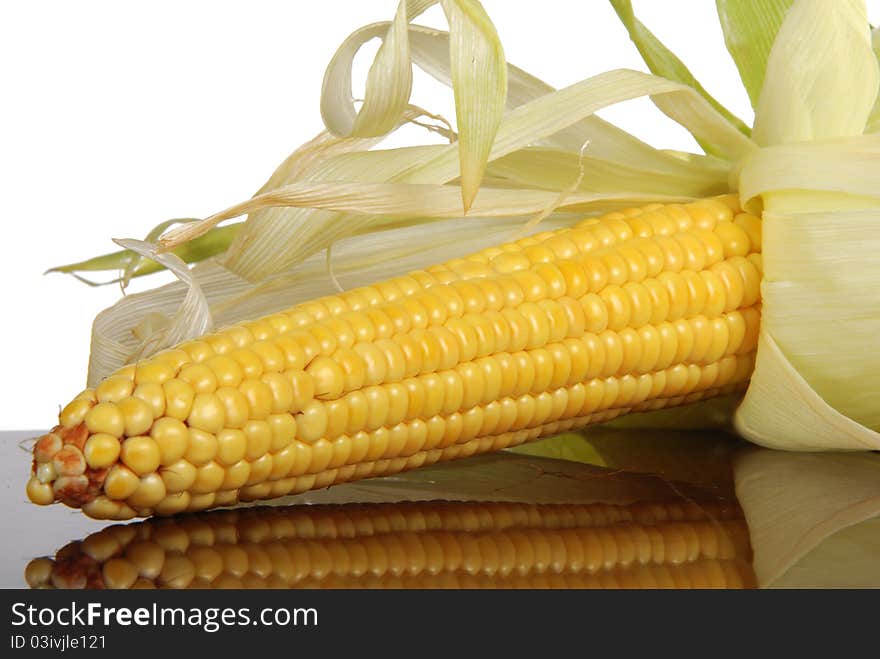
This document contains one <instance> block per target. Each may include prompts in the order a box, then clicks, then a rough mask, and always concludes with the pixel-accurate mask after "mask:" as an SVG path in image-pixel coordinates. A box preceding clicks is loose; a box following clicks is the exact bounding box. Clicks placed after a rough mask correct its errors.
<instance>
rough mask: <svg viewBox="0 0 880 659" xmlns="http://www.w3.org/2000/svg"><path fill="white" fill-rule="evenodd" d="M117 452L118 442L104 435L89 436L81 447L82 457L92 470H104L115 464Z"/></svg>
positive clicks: (110, 436)
mask: <svg viewBox="0 0 880 659" xmlns="http://www.w3.org/2000/svg"><path fill="white" fill-rule="evenodd" d="M119 451H120V445H119V440H118V439H117V438H116V437H114V436H113V435H107V434H104V433H97V434H94V435H91V436H90V437H89V438H88V439H87V440H86V443H85V446H83V455H84V456H85V458H86V462H88V464H89V467H91V468H92V469H105V468H107V467H110V466H112V465H114V464H116V460H117V459H118V458H119Z"/></svg>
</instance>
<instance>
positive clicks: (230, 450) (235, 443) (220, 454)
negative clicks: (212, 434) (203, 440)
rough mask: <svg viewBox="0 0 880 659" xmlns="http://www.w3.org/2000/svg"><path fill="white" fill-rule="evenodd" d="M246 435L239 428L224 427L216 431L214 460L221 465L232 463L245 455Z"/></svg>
mask: <svg viewBox="0 0 880 659" xmlns="http://www.w3.org/2000/svg"><path fill="white" fill-rule="evenodd" d="M246 450H247V437H245V434H244V432H242V431H241V430H234V429H232V428H224V429H223V430H221V431H220V432H218V433H217V456H216V460H217V462H219V463H220V464H221V465H225V466H228V465H233V464H235V463H236V462H238V461H239V460H241V459H242V458H244V456H245V451H246Z"/></svg>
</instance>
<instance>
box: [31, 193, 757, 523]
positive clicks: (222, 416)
mask: <svg viewBox="0 0 880 659" xmlns="http://www.w3.org/2000/svg"><path fill="white" fill-rule="evenodd" d="M735 204H736V201H735V199H734V198H733V197H724V198H721V199H716V200H706V201H701V202H696V203H693V204H688V205H685V206H681V205H667V206H659V205H653V206H647V207H645V208H643V209H634V210H631V211H625V212H622V213H611V214H609V215H606V216H604V217H603V218H600V219H589V220H586V221H584V222H582V223H580V224H578V225H576V226H575V227H573V228H570V229H563V230H559V231H554V232H546V233H543V234H538V235H536V236H533V237H530V238H526V239H523V240H520V241H518V242H516V243H511V244H507V245H502V246H500V247H495V248H490V249H487V250H484V251H482V252H479V253H477V254H475V255H472V256H469V257H466V258H463V259H457V260H453V261H450V262H447V263H446V264H443V265H439V266H436V267H432V268H428V269H427V270H425V271H421V272H416V273H412V274H410V275H409V276H405V277H398V278H395V279H392V280H389V281H386V282H382V283H379V284H376V285H373V286H368V287H364V288H359V289H354V290H352V291H349V292H346V293H341V294H340V295H338V296H334V297H328V298H322V299H319V300H316V301H313V302H308V303H305V304H301V305H299V306H297V307H294V308H293V309H290V310H288V311H286V312H283V313H277V314H274V315H272V316H268V317H266V318H262V319H260V320H257V321H253V322H248V323H243V324H241V325H238V326H234V327H232V328H229V329H226V330H223V331H219V332H216V333H214V334H210V335H207V336H205V337H203V338H202V339H201V340H197V341H189V342H187V343H184V344H182V345H180V346H178V347H177V348H176V349H173V350H166V351H164V352H162V353H160V354H157V355H156V356H154V357H152V358H150V359H146V360H144V361H141V362H138V363H136V364H132V365H129V366H126V367H124V368H122V369H121V370H119V371H118V372H117V373H116V374H115V375H113V376H111V377H109V378H107V379H106V380H104V381H103V382H102V383H101V384H100V385H99V386H98V387H96V388H95V390H87V391H85V392H84V393H82V394H80V396H78V397H77V398H76V399H75V400H74V401H73V402H71V403H70V404H69V405H68V406H67V407H65V408H64V409H63V410H62V412H61V415H60V425H59V426H57V427H56V428H55V429H54V430H53V431H52V432H51V433H49V434H47V435H44V436H43V437H41V438H40V439H39V440H38V441H37V443H36V445H35V448H34V463H33V476H32V477H31V479H30V481H29V483H28V494H29V496H30V498H31V500H32V501H34V502H36V503H41V504H48V503H52V502H53V501H56V500H60V501H62V502H64V503H66V504H68V505H71V506H78V507H82V508H83V510H84V512H86V514H88V515H91V516H93V517H98V518H112V519H127V518H130V517H133V516H136V515H150V514H172V513H176V512H180V511H184V510H200V509H205V508H209V507H211V506H220V505H228V504H232V503H235V502H237V501H252V500H256V499H265V498H270V497H277V496H281V495H284V494H288V493H294V492H302V491H304V490H308V489H311V488H319V487H325V486H327V485H330V484H333V483H338V482H342V481H347V480H353V479H358V478H363V477H367V476H376V475H381V474H388V473H394V472H398V471H401V470H404V469H410V468H414V467H418V466H421V465H424V464H430V463H432V462H436V461H438V460H447V459H452V458H457V457H463V456H468V455H472V454H474V453H481V452H485V451H490V450H495V449H500V448H504V447H508V446H514V445H517V444H520V443H523V442H526V441H529V440H531V439H535V438H537V437H541V436H546V435H551V434H554V433H557V432H561V431H564V430H568V429H570V428H575V427H580V426H585V425H587V424H590V423H595V422H600V421H606V420H609V419H611V418H614V417H616V416H618V415H620V414H624V413H627V412H630V411H638V410H653V409H658V408H661V407H666V406H672V405H679V404H682V403H688V402H691V401H695V400H699V399H701V398H707V397H711V396H715V395H719V394H723V393H728V392H732V391H735V390H738V389H742V388H743V387H744V385H745V383H746V381H747V380H748V378H749V375H750V373H751V371H752V368H753V365H754V352H755V345H756V337H757V332H758V324H759V320H760V311H759V309H760V301H759V295H760V291H759V284H760V279H761V257H760V246H761V234H760V221H759V220H758V219H757V218H755V217H753V216H751V215H748V214H744V213H739V212H738V209H737V208H736V206H735Z"/></svg>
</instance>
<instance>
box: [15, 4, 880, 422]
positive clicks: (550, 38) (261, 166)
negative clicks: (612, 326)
mask: <svg viewBox="0 0 880 659" xmlns="http://www.w3.org/2000/svg"><path fill="white" fill-rule="evenodd" d="M483 4H484V6H485V7H486V9H487V10H488V12H489V14H490V16H491V17H492V19H493V20H494V22H495V25H496V27H497V29H498V32H499V34H500V36H501V39H502V42H503V44H504V48H505V52H506V55H507V58H508V60H509V61H511V62H513V63H515V64H517V65H519V66H520V67H522V68H525V69H526V70H527V71H529V72H531V73H533V74H535V75H537V76H538V77H540V78H542V79H544V80H545V81H547V82H549V83H550V84H552V85H554V86H557V87H561V86H565V85H568V84H570V83H573V82H576V81H578V80H580V79H583V78H585V77H588V76H591V75H594V74H596V73H599V72H601V71H605V70H608V69H613V68H618V67H628V68H636V69H642V70H645V67H644V65H643V64H642V63H641V60H640V58H639V56H638V53H637V52H636V50H635V48H634V47H633V46H632V44H631V43H630V42H629V40H628V38H627V37H626V34H625V31H624V30H623V28H622V27H621V25H620V24H619V22H618V20H617V18H616V16H615V14H614V12H613V11H612V9H611V8H610V5H609V4H608V3H607V2H605V0H540V1H539V2H525V0H520V1H516V2H512V1H511V0H506V1H505V0H483ZM634 4H635V8H636V12H637V14H638V15H639V16H640V18H641V19H642V20H643V22H645V23H646V24H647V25H648V27H649V28H651V29H652V30H653V31H654V32H655V33H656V34H657V35H658V36H659V37H660V38H661V39H662V40H663V41H664V42H665V43H666V44H667V45H668V46H670V47H671V48H672V49H673V50H674V51H675V52H676V53H677V54H678V55H679V56H680V57H681V58H682V59H683V60H684V61H685V62H686V63H687V64H688V66H689V67H690V69H691V71H692V72H693V73H694V74H695V75H696V77H697V78H698V79H699V80H700V81H701V82H702V83H703V85H704V86H705V87H706V88H707V89H708V90H709V91H710V93H712V94H713V95H714V96H715V97H716V98H717V99H718V100H720V101H721V102H722V103H723V104H725V105H726V106H727V107H728V108H730V109H731V110H732V111H734V112H735V113H736V114H738V115H739V116H741V117H742V118H743V119H744V120H746V121H747V122H749V123H750V122H751V120H752V115H751V110H750V107H749V104H748V100H747V98H746V96H745V93H744V91H742V89H741V87H740V85H739V83H738V77H737V75H736V71H735V69H734V66H733V64H732V62H731V61H730V59H729V57H728V56H727V53H726V51H725V49H724V44H723V40H722V36H721V31H720V28H719V27H718V23H717V18H716V16H715V3H714V2H712V1H711V0H664V1H663V2H659V1H657V0H654V1H651V0H643V1H639V0H636V2H635V3H634ZM868 4H869V11H870V18H871V19H872V22H873V23H874V24H877V22H878V20H880V0H869V2H868ZM395 8H396V0H360V1H359V0H337V1H335V2H312V1H309V2H306V1H299V2H295V1H291V0H288V1H286V2H283V1H280V0H277V1H274V0H249V1H248V2H240V1H239V2H228V1H217V0H214V1H207V0H199V1H189V2H180V1H168V0H154V1H153V2H151V3H121V2H116V1H112V0H79V1H77V2H66V1H62V0H54V1H49V0H31V1H28V2H25V1H24V0H20V1H18V2H14V1H12V2H3V3H2V5H0V62H2V65H0V218H2V232H3V233H2V237H3V239H2V243H0V244H2V258H0V285H2V287H3V302H4V304H3V306H2V309H3V321H2V323H0V333H2V343H0V345H2V346H3V352H2V362H0V363H2V365H3V366H2V371H0V401H2V402H0V429H40V428H45V427H47V426H50V425H52V424H53V423H54V419H55V416H56V414H57V411H58V406H59V405H60V404H64V403H66V402H67V401H68V400H69V399H70V398H71V397H72V396H73V395H75V394H76V393H77V392H78V391H80V390H81V389H82V387H83V386H84V382H85V374H86V364H87V360H88V348H89V331H90V325H91V320H92V318H93V317H94V316H95V314H96V313H97V312H98V311H100V310H101V309H103V308H104V307H106V306H108V305H110V304H112V303H113V302H114V301H115V300H116V299H117V298H118V297H119V294H120V293H119V290H118V288H116V287H114V286H107V287H103V288H89V287H87V286H84V285H83V284H80V283H79V282H77V281H75V280H74V279H72V278H70V277H66V276H63V275H57V274H55V275H47V276H43V275H42V272H43V271H44V270H45V269H46V268H48V267H51V266H53V265H58V264H62V263H68V262H72V261H78V260H82V259H85V258H88V257H91V256H94V255H96V254H99V253H103V252H107V251H113V250H114V249H115V246H114V245H113V243H112V242H110V238H111V237H143V235H144V234H146V233H147V232H148V231H149V230H150V229H151V228H152V227H153V226H154V225H156V224H158V223H159V222H161V221H163V220H165V219H169V218H172V217H200V216H205V215H208V214H210V213H211V212H213V211H217V210H220V209H222V208H224V207H226V206H228V205H230V204H232V203H235V202H237V201H240V200H243V199H245V198H247V197H249V196H251V195H252V194H253V192H254V191H255V190H256V189H257V188H259V187H260V185H261V184H262V183H263V182H264V181H265V179H266V178H268V176H269V174H271V172H272V171H273V169H274V168H275V166H276V165H277V164H278V163H279V162H280V161H281V160H282V159H283V158H284V157H285V156H286V155H287V154H288V153H290V152H291V151H292V150H293V149H294V148H296V147H297V146H298V145H299V144H301V143H302V142H304V141H306V140H307V139H309V138H311V137H312V136H313V135H314V134H316V133H317V132H318V131H319V130H320V129H321V128H322V125H321V119H320V115H319V110H318V99H319V94H320V88H321V79H322V76H323V73H324V67H325V66H326V64H327V62H328V61H329V59H330V57H331V56H332V55H333V52H334V51H335V49H336V47H337V46H338V45H339V44H340V43H341V41H342V40H343V39H344V38H345V37H346V36H347V35H348V34H349V33H350V32H351V31H353V30H354V29H356V28H358V27H360V26H362V25H365V24H367V23H370V22H374V21H379V20H388V19H390V18H391V17H392V16H393V14H394V11H395ZM418 22H421V23H427V24H429V25H435V26H437V27H445V25H444V22H443V17H442V13H441V12H440V11H439V10H438V9H437V8H434V9H432V10H431V11H430V12H429V13H428V14H426V15H425V17H423V18H420V19H419V21H418ZM365 50H366V49H365ZM362 60H363V61H362ZM368 60H369V56H368V55H365V56H364V57H362V58H360V59H359V60H358V63H359V64H361V66H360V67H359V68H356V76H355V79H356V80H358V79H361V80H362V79H363V72H365V70H366V66H367V65H368ZM358 72H360V73H358ZM356 85H357V83H356ZM356 91H357V86H356ZM413 101H414V102H415V103H417V104H419V105H421V106H422V107H425V108H428V109H430V110H433V111H437V112H441V113H442V114H444V115H445V116H446V117H448V118H450V119H452V118H453V117H454V112H453V110H452V101H451V92H449V91H448V90H445V88H442V87H439V86H437V85H435V84H433V83H431V82H429V81H427V79H426V78H425V77H417V79H416V84H415V89H414V96H413ZM601 114H602V115H603V116H604V117H605V118H608V119H611V120H612V121H614V122H615V123H618V124H619V125H621V126H622V127H624V128H626V129H627V130H630V131H631V132H634V133H635V134H637V135H639V136H640V137H642V138H643V139H645V140H646V141H648V142H650V143H652V144H655V145H657V146H661V147H669V148H681V149H694V148H695V145H694V144H693V142H692V141H691V140H690V138H689V137H688V136H687V134H686V133H684V131H683V130H681V129H680V128H678V127H677V126H675V125H674V124H671V123H670V122H669V121H668V120H666V119H665V118H663V117H662V115H660V114H659V112H656V111H655V110H653V107H652V106H650V104H649V103H648V102H647V101H635V102H631V103H628V104H624V105H621V106H617V107H614V108H610V109H608V110H606V111H604V112H602V113H601ZM646 115H650V119H646V118H645V117H646ZM161 281H163V280H162V279H161V276H159V277H151V278H147V279H146V280H141V282H142V283H138V284H135V285H134V286H133V288H132V289H130V290H135V291H136V290H140V289H141V288H143V287H145V286H146V287H151V286H154V285H157V284H158V283H160V282H161Z"/></svg>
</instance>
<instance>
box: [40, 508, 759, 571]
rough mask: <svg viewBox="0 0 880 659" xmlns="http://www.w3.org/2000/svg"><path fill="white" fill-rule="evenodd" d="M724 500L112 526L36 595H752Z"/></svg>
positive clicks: (260, 512) (187, 519)
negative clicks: (70, 591)
mask: <svg viewBox="0 0 880 659" xmlns="http://www.w3.org/2000/svg"><path fill="white" fill-rule="evenodd" d="M750 557H751V549H750V546H749V537H748V530H747V528H746V525H745V521H744V520H743V518H742V511H741V510H740V509H739V507H738V506H737V505H736V504H732V503H727V502H724V501H720V500H705V501H700V502H699V503H696V502H693V501H683V500H679V501H671V502H670V501H650V502H637V503H633V504H629V505H626V506H621V505H609V504H543V505H532V504H518V503H471V502H462V503H451V502H420V503H403V504H400V503H395V504H368V505H363V504H345V505H330V506H306V507H301V506H294V507H290V508H273V507H265V508H247V509H243V510H235V511H215V512H211V513H204V514H202V515H187V516H183V517H180V518H173V519H161V520H149V521H147V522H142V523H139V524H131V525H125V526H121V525H120V526H111V527H109V528H106V529H103V530H101V531H99V532H97V533H94V534H92V535H90V536H89V537H87V538H86V539H84V540H83V541H82V542H74V543H71V544H69V545H67V546H65V547H63V548H62V549H60V550H59V551H58V553H57V554H56V555H55V558H54V560H53V559H49V558H38V559H34V560H33V561H31V562H30V563H29V564H28V567H27V569H26V571H25V577H26V579H27V581H28V584H29V585H30V586H31V587H33V588H242V587H251V588H267V587H276V588H358V587H367V588H408V587H409V588H439V587H449V588H461V587H467V588H486V587H489V588H517V587H570V588H590V587H592V588H619V587H635V588H674V587H701V588H707V587H721V588H736V587H750V586H754V575H753V574H752V572H751V568H750V566H749V559H750Z"/></svg>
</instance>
